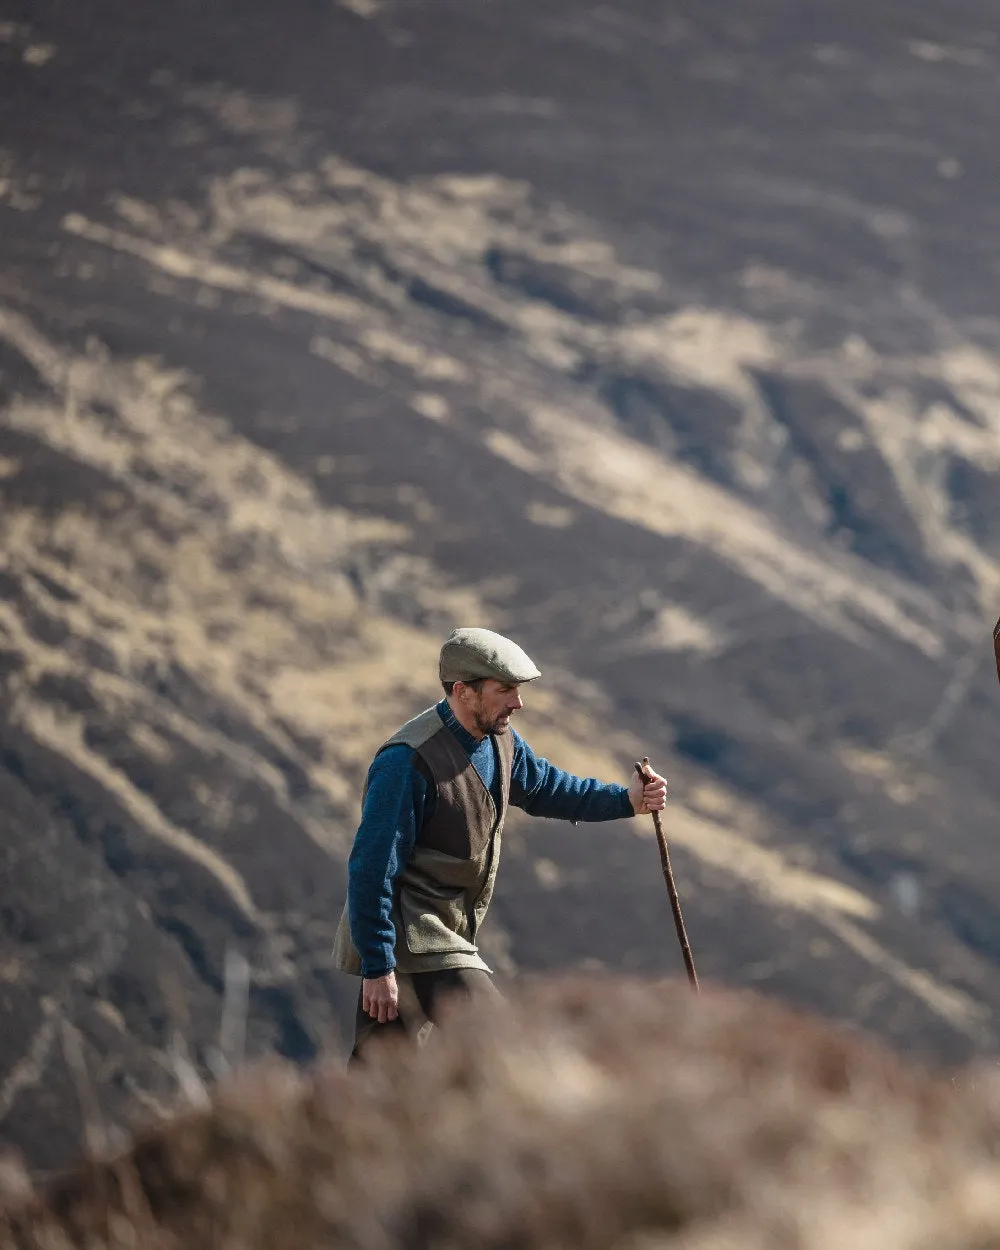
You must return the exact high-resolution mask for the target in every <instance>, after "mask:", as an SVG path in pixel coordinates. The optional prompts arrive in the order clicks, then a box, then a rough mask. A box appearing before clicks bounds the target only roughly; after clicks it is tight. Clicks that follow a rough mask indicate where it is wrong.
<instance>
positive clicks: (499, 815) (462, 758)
mask: <svg viewBox="0 0 1000 1250" xmlns="http://www.w3.org/2000/svg"><path fill="white" fill-rule="evenodd" d="M494 741H495V742H496V746H497V756H498V758H499V765H500V806H499V809H498V808H497V806H496V804H495V803H494V801H493V797H492V796H491V794H490V792H489V790H487V788H486V786H485V785H484V784H483V781H482V778H481V777H480V776H479V773H478V772H476V769H475V767H474V766H473V764H472V762H471V760H470V759H469V757H468V755H467V754H466V753H465V750H464V749H463V748H462V745H461V743H460V742H459V741H458V739H457V738H456V737H455V735H454V734H453V733H452V732H451V730H450V729H449V728H448V727H447V726H446V725H445V723H444V721H443V720H442V719H441V715H440V713H439V712H438V711H437V709H436V708H435V707H430V708H428V709H427V710H426V711H424V712H421V713H420V714H419V716H415V717H414V718H413V720H410V721H407V723H406V724H405V725H404V726H403V727H402V728H401V729H400V730H398V731H397V732H396V733H395V734H393V736H392V737H391V738H389V739H387V741H386V742H384V743H383V744H382V746H381V747H379V752H381V751H384V750H385V749H386V748H387V747H390V746H394V745H396V744H398V743H403V744H405V745H406V746H409V747H412V748H413V751H414V753H415V758H414V766H415V767H417V768H419V769H420V770H421V771H422V772H423V773H424V775H425V777H427V778H428V780H429V781H430V782H431V785H432V789H433V790H434V791H435V792H436V796H437V801H436V803H435V805H434V809H433V811H432V813H431V816H430V818H429V819H428V820H426V821H425V822H424V824H423V825H422V826H421V827H420V828H419V829H418V830H417V835H416V841H415V843H414V847H413V853H412V854H411V856H410V859H409V861H408V862H407V864H406V866H405V867H404V868H403V871H402V872H401V873H400V875H399V877H398V878H397V880H396V885H395V888H394V891H393V900H392V921H393V925H394V927H395V930H396V947H395V957H396V967H397V969H398V970H399V971H400V972H402V973H413V972H433V971H438V970H440V969H442V968H484V969H486V964H485V962H484V961H483V959H482V958H481V957H480V955H479V950H478V948H477V946H476V934H477V932H478V930H479V927H480V925H481V924H482V922H483V918H484V916H485V915H486V909H487V908H488V907H489V903H490V899H491V898H492V896H493V888H494V884H495V882H496V874H497V866H498V863H499V859H500V844H501V839H502V835H503V824H504V819H505V817H506V815H507V807H508V802H509V795H510V778H511V767H512V764H513V755H514V744H513V735H512V734H509V733H507V734H498V735H497V736H496V737H495V739H494ZM379 752H376V755H377V754H378V753H379ZM362 801H363V800H362ZM333 954H334V964H335V965H336V967H338V968H340V969H342V970H343V971H345V972H353V973H354V974H355V975H360V973H361V959H360V957H359V955H358V953H357V951H356V950H355V949H354V945H353V943H352V941H351V935H350V925H349V922H348V912H347V907H346V906H345V908H344V912H343V914H342V915H341V918H340V924H339V925H338V928H337V936H336V939H335V943H334V952H333ZM487 971H488V969H487Z"/></svg>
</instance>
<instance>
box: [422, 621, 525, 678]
mask: <svg viewBox="0 0 1000 1250" xmlns="http://www.w3.org/2000/svg"><path fill="white" fill-rule="evenodd" d="M440 673H441V680H442V681H476V680H477V678H480V677H495V678H496V679H497V681H502V682H510V683H512V684H513V683H516V682H522V681H534V680H535V678H536V677H541V673H540V672H539V671H538V669H537V668H536V667H535V666H534V664H532V662H531V660H529V659H528V657H527V656H526V655H525V654H524V652H523V651H522V650H521V648H520V647H519V646H518V645H517V643H516V642H511V640H510V639H509V638H505V637H504V636H503V634H495V633H494V632H493V631H492V630H491V629H456V630H455V631H454V632H453V633H452V634H451V635H450V636H449V637H448V638H446V639H445V643H444V646H443V647H442V648H441V663H440Z"/></svg>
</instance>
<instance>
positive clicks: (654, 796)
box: [628, 769, 667, 816]
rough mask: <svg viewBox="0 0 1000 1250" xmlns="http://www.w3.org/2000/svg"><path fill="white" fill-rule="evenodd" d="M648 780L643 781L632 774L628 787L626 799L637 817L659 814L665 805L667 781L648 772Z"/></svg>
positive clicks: (658, 775)
mask: <svg viewBox="0 0 1000 1250" xmlns="http://www.w3.org/2000/svg"><path fill="white" fill-rule="evenodd" d="M649 775H650V780H649V781H644V780H643V778H642V777H640V776H639V774H638V773H633V774H632V780H631V781H630V782H629V785H628V797H629V799H630V800H631V802H632V808H633V810H634V812H635V814H636V815H637V816H646V815H648V814H649V813H650V812H660V811H662V810H663V809H664V808H665V807H666V805H667V779H666V777H661V776H660V774H659V773H654V772H653V770H652V769H650V770H649Z"/></svg>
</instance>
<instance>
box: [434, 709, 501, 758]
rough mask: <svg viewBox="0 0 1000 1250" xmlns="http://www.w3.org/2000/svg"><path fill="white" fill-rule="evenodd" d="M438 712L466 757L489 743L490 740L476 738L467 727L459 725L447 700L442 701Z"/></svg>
mask: <svg viewBox="0 0 1000 1250" xmlns="http://www.w3.org/2000/svg"><path fill="white" fill-rule="evenodd" d="M437 710H438V715H439V716H440V717H441V719H442V720H443V721H444V723H445V724H446V725H447V726H448V728H449V729H450V730H451V732H452V733H453V734H454V735H455V737H456V738H457V739H458V741H459V744H460V745H461V747H462V749H463V750H464V751H465V753H466V755H471V754H472V752H473V751H475V749H476V748H477V747H478V746H481V745H482V743H483V742H486V741H488V738H482V739H479V738H474V737H473V736H472V734H470V733H469V731H468V730H467V729H466V728H465V726H464V725H461V724H460V723H459V720H458V717H457V716H456V715H455V713H454V712H453V711H452V710H451V704H450V703H449V702H448V700H447V699H442V700H441V702H440V703H439V704H438V705H437Z"/></svg>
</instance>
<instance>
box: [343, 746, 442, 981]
mask: <svg viewBox="0 0 1000 1250" xmlns="http://www.w3.org/2000/svg"><path fill="white" fill-rule="evenodd" d="M413 756H414V752H413V750H412V748H410V747H408V746H403V745H396V746H391V747H387V748H386V749H385V750H384V751H380V752H379V754H378V755H376V757H375V759H374V760H373V761H372V765H371V768H370V769H369V770H368V790H367V793H366V795H365V802H364V807H363V809H362V812H361V824H360V825H359V826H358V832H357V835H356V836H355V839H354V846H353V847H352V849H351V855H350V858H349V859H348V861H347V914H348V920H349V922H350V927H351V941H352V942H353V943H354V947H355V950H357V952H358V954H359V955H360V956H361V972H362V975H363V976H365V977H380V976H384V975H385V974H386V973H387V972H391V971H392V969H393V968H395V966H396V957H395V953H394V952H395V945H396V933H395V929H394V927H393V923H392V894H393V887H394V885H395V882H396V878H397V877H398V876H399V874H400V873H401V872H402V871H403V869H404V868H405V867H406V863H407V860H408V859H409V858H410V855H411V853H412V851H413V845H414V842H415V841H416V836H417V830H418V829H419V828H420V826H421V825H422V823H423V819H424V814H425V809H426V808H427V805H428V799H429V791H430V784H429V783H428V781H427V778H426V777H425V776H424V774H423V773H422V772H420V771H419V770H418V769H417V768H416V767H414V758H413Z"/></svg>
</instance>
